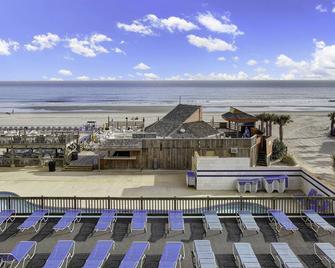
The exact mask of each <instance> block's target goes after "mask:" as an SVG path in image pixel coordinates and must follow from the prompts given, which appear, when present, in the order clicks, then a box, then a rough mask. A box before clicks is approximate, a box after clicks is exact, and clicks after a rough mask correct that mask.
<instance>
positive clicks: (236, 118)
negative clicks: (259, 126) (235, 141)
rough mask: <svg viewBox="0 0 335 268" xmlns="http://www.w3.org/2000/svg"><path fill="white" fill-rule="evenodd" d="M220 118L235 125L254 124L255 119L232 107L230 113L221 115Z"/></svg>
mask: <svg viewBox="0 0 335 268" xmlns="http://www.w3.org/2000/svg"><path fill="white" fill-rule="evenodd" d="M222 118H223V119H225V120H227V121H232V122H237V123H245V122H256V121H257V118H256V116H254V115H251V114H248V113H246V112H243V111H241V110H239V109H236V108H234V107H230V111H229V112H227V113H225V114H223V115H222Z"/></svg>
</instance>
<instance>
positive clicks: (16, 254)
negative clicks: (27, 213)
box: [0, 240, 185, 268]
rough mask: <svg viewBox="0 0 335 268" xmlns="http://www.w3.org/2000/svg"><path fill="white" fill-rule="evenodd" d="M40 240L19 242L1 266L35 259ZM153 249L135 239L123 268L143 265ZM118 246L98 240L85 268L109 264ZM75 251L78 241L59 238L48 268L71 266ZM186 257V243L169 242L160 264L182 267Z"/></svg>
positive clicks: (1, 260) (165, 267)
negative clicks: (112, 253) (107, 262)
mask: <svg viewBox="0 0 335 268" xmlns="http://www.w3.org/2000/svg"><path fill="white" fill-rule="evenodd" d="M36 248H37V243H36V242H35V241H21V242H19V243H18V244H17V245H16V246H15V248H14V249H13V250H12V252H11V253H1V254H0V267H1V266H2V265H8V266H9V267H18V266H21V267H25V264H27V262H28V261H29V260H31V259H32V258H33V257H34V255H35V253H36ZM149 248H150V243H149V242H146V241H144V242H142V241H134V242H132V244H131V245H130V247H129V248H128V250H127V252H126V254H125V256H124V257H123V259H122V261H121V263H120V266H119V267H121V268H136V267H142V266H143V263H144V259H145V257H146V252H147V250H149ZM114 249H115V242H114V241H113V240H99V241H97V243H96V245H95V247H94V248H93V250H92V252H91V253H90V254H89V256H88V258H87V259H86V261H85V264H84V266H83V268H100V267H103V265H104V264H105V263H106V261H107V259H108V258H109V256H110V255H111V252H112V250H114ZM74 253H75V242H74V241H73V240H59V241H58V242H57V243H56V245H55V246H54V248H53V249H52V252H51V254H50V255H49V257H48V259H47V261H46V263H45V264H44V266H43V267H44V268H61V267H67V266H68V264H69V262H70V260H71V259H72V257H73V256H74ZM184 257H185V249H184V244H183V243H182V242H178V241H176V242H175V241H169V242H166V245H165V247H164V249H163V253H162V255H161V258H160V261H159V267H161V268H168V267H172V268H173V267H175V268H176V267H177V266H178V264H179V266H180V267H181V260H182V259H183V258H184Z"/></svg>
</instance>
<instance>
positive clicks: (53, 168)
mask: <svg viewBox="0 0 335 268" xmlns="http://www.w3.org/2000/svg"><path fill="white" fill-rule="evenodd" d="M48 166H49V172H55V171H56V162H55V161H50V162H49V163H48Z"/></svg>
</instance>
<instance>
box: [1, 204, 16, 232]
mask: <svg viewBox="0 0 335 268" xmlns="http://www.w3.org/2000/svg"><path fill="white" fill-rule="evenodd" d="M13 216H14V217H15V210H12V209H6V210H2V211H1V212H0V232H1V233H3V232H4V231H5V230H6V229H7V225H8V222H13V221H14V217H13Z"/></svg>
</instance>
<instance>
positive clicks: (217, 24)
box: [197, 12, 244, 36]
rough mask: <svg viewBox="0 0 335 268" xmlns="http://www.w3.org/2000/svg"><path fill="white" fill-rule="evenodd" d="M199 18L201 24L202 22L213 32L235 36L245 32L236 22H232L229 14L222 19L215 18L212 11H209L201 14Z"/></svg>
mask: <svg viewBox="0 0 335 268" xmlns="http://www.w3.org/2000/svg"><path fill="white" fill-rule="evenodd" d="M197 19H198V22H199V23H200V24H202V25H203V26H205V27H206V28H207V29H208V30H210V31H212V32H217V33H226V34H231V35H234V36H236V35H243V34H244V33H243V32H241V31H240V30H239V29H238V27H237V26H236V25H235V24H233V23H231V21H230V19H229V18H228V17H227V16H222V17H221V19H222V21H221V20H219V19H217V18H215V17H214V16H213V15H212V13H210V12H207V13H205V14H199V15H198V17H197Z"/></svg>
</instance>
